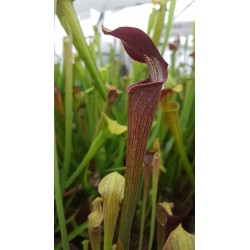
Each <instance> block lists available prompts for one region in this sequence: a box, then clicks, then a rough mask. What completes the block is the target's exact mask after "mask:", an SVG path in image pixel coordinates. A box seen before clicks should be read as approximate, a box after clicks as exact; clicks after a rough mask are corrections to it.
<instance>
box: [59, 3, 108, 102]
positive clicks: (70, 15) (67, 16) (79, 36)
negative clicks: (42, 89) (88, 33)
mask: <svg viewBox="0 0 250 250" xmlns="http://www.w3.org/2000/svg"><path fill="white" fill-rule="evenodd" d="M56 14H57V16H58V18H59V20H60V22H61V24H62V26H63V27H64V29H65V31H66V32H67V33H70V32H71V33H72V37H73V43H74V46H75V48H76V49H77V51H78V53H79V55H80V57H81V58H82V60H83V61H84V62H85V64H86V67H87V68H88V70H89V71H90V73H91V75H92V77H93V78H94V80H95V81H94V82H93V84H94V85H95V87H96V89H97V90H98V92H99V94H100V96H101V97H102V99H103V100H104V101H105V98H106V93H107V91H106V89H105V87H104V82H103V79H102V77H101V74H100V72H99V70H98V68H97V66H96V63H95V61H94V59H93V58H92V56H91V52H90V50H89V48H88V45H87V43H86V40H85V38H84V35H83V32H82V29H81V26H80V24H79V21H78V18H77V15H76V13H75V10H74V8H73V5H72V1H71V0H57V8H56ZM69 27H70V30H69Z"/></svg>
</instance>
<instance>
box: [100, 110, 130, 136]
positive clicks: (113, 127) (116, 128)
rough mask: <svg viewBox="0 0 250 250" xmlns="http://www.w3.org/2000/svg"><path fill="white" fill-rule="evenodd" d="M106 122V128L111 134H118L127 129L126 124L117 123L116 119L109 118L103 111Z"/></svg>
mask: <svg viewBox="0 0 250 250" xmlns="http://www.w3.org/2000/svg"><path fill="white" fill-rule="evenodd" d="M103 115H104V117H105V119H106V121H107V123H108V129H109V131H110V133H111V134H113V135H120V134H122V133H124V132H125V131H127V126H126V125H121V124H119V123H118V122H117V121H116V120H112V119H110V118H109V117H108V116H107V115H105V114H104V113H103Z"/></svg>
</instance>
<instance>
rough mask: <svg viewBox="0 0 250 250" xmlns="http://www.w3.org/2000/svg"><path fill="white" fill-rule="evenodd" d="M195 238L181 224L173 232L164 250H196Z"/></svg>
mask: <svg viewBox="0 0 250 250" xmlns="http://www.w3.org/2000/svg"><path fill="white" fill-rule="evenodd" d="M194 243H195V236H194V235H193V234H190V233H188V232H187V231H185V230H184V229H183V228H182V226H181V224H180V225H179V226H178V227H177V228H176V229H175V230H174V231H172V232H171V234H170V235H169V237H168V239H167V241H166V243H165V245H164V247H163V250H194V245H195V244H194Z"/></svg>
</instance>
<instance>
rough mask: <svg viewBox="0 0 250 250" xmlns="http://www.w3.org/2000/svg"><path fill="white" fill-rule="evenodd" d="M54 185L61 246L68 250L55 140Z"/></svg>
mask: <svg viewBox="0 0 250 250" xmlns="http://www.w3.org/2000/svg"><path fill="white" fill-rule="evenodd" d="M54 185H55V196H56V209H57V214H58V220H59V225H60V232H61V238H62V246H63V250H70V249H69V243H68V235H67V229H66V223H65V217H64V208H63V202H62V193H61V187H60V178H59V169H58V161H57V149H56V140H55V141H54Z"/></svg>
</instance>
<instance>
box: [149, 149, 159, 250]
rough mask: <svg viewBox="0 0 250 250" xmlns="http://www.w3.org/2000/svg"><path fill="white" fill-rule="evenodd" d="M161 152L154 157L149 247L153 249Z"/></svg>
mask: <svg viewBox="0 0 250 250" xmlns="http://www.w3.org/2000/svg"><path fill="white" fill-rule="evenodd" d="M160 159H161V158H160V152H156V153H155V155H154V159H153V181H152V213H151V223H150V236H149V246H148V249H149V250H151V249H152V246H153V240H154V232H155V230H154V229H155V218H156V217H155V211H156V199H157V191H158V180H159V173H160Z"/></svg>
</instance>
